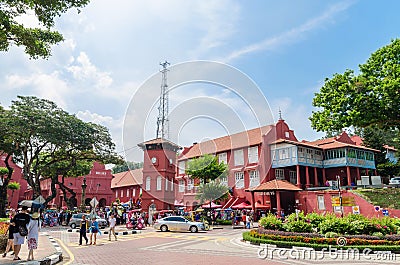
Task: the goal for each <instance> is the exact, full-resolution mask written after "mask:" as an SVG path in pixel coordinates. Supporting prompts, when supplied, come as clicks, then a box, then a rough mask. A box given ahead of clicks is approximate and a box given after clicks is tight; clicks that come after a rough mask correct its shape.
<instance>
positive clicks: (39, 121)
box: [0, 96, 122, 202]
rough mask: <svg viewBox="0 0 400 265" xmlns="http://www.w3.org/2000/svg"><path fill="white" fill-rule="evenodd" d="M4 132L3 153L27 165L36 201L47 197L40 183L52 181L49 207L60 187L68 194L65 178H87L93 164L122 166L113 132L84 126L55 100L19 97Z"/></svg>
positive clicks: (0, 133) (2, 121)
mask: <svg viewBox="0 0 400 265" xmlns="http://www.w3.org/2000/svg"><path fill="white" fill-rule="evenodd" d="M0 128H2V130H0V140H1V139H2V141H0V150H3V151H4V152H5V153H7V154H8V155H9V156H10V155H12V157H13V159H14V160H15V161H16V162H18V163H20V164H22V167H23V177H24V179H26V180H27V182H28V184H29V185H30V186H31V187H32V190H33V192H34V195H33V196H34V198H36V197H37V196H39V195H40V194H41V190H40V181H41V180H42V179H45V178H51V190H52V193H51V194H50V195H49V197H48V198H46V202H48V201H50V200H52V199H53V198H54V197H55V196H56V192H57V191H56V187H55V185H56V184H58V185H59V186H60V188H61V189H62V182H60V181H59V176H63V177H73V176H81V175H86V174H88V172H89V171H90V168H91V165H92V163H93V161H100V162H103V163H120V162H121V161H122V160H121V159H120V157H119V156H117V155H116V153H115V145H114V143H113V142H112V139H111V136H110V134H109V132H108V129H107V128H105V127H103V126H101V125H98V124H93V123H90V122H84V121H82V120H80V119H79V118H77V117H76V116H75V115H71V114H69V113H67V112H66V111H64V110H62V109H61V108H59V107H57V105H56V104H55V103H54V102H51V101H49V100H44V99H39V98H36V97H23V96H18V100H15V101H12V104H11V107H10V109H9V110H3V115H2V116H0ZM9 156H8V158H10V157H9ZM5 162H7V161H5ZM0 188H1V187H0Z"/></svg>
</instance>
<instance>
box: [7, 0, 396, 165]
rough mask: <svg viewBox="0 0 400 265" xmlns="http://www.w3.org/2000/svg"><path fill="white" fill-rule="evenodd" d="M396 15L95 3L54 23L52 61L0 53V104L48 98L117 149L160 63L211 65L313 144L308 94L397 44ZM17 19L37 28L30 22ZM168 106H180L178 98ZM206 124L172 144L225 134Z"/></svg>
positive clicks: (330, 4)
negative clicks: (60, 38) (138, 94)
mask: <svg viewBox="0 0 400 265" xmlns="http://www.w3.org/2000/svg"><path fill="white" fill-rule="evenodd" d="M398 10H400V2H399V1H395V0H392V1H373V0H364V1H316V0H315V1H269V0H268V1H263V0H260V1H230V0H221V1H204V0H203V1H202V0H199V1H185V0H169V1H161V0H159V1H132V0H121V1H117V2H115V3H114V2H113V4H112V5H110V1H105V0H95V1H92V2H91V3H90V4H89V5H88V6H87V7H85V8H83V9H82V12H81V13H80V14H77V12H76V11H71V12H68V13H67V14H65V15H63V16H62V17H61V18H60V19H58V20H57V23H56V28H57V29H58V30H59V31H60V32H62V33H63V35H64V37H65V39H66V40H65V41H64V42H63V43H62V44H60V45H57V46H55V47H54V49H53V56H52V57H51V58H50V59H48V60H29V59H28V57H27V56H26V55H25V54H24V53H23V49H22V48H16V47H12V48H11V49H10V51H9V52H7V53H5V52H3V53H1V55H0V56H1V60H0V82H1V86H0V91H1V97H0V104H1V105H3V106H9V104H10V102H11V100H14V99H16V96H17V95H36V96H38V97H42V98H47V99H50V100H53V101H55V102H56V103H57V104H58V105H59V106H60V107H62V108H64V109H65V110H67V111H69V112H70V113H75V114H76V115H77V116H78V117H80V118H82V119H84V120H86V121H94V122H97V123H101V124H103V125H105V126H107V127H108V128H110V131H111V133H112V136H113V138H114V140H115V142H116V143H117V149H118V151H121V150H122V149H123V148H122V146H123V141H122V131H123V126H124V121H125V113H126V110H127V108H128V105H129V104H130V103H131V100H132V98H133V97H134V94H135V91H137V89H138V88H139V87H140V86H141V84H142V83H143V82H145V81H146V80H147V79H148V78H149V77H150V76H152V75H153V74H155V73H158V71H159V69H160V67H159V62H161V61H164V60H168V61H169V62H171V64H172V65H174V64H178V63H181V62H186V61H191V60H211V61H217V62H222V63H227V64H229V65H231V66H233V67H235V68H237V69H238V70H240V71H242V72H243V73H245V74H247V75H248V76H249V77H250V78H251V79H252V80H253V81H254V82H255V83H256V84H257V85H258V87H259V88H260V89H261V91H262V93H263V94H264V96H265V98H266V99H267V101H268V103H269V106H270V108H271V111H272V114H273V115H274V117H275V118H274V120H275V121H276V119H277V117H278V109H281V111H282V115H283V118H284V119H285V120H286V121H287V122H288V124H289V126H290V127H291V128H292V129H294V130H295V134H296V135H297V137H298V139H299V140H301V139H308V140H313V139H316V138H319V137H322V136H323V133H317V132H315V131H313V130H312V129H311V127H310V122H309V120H308V117H309V116H310V115H311V111H312V110H313V107H312V105H311V102H312V98H313V96H314V93H315V92H317V91H318V90H319V88H320V87H321V86H322V84H323V82H324V79H325V78H326V77H331V76H332V75H333V74H334V73H341V72H343V71H344V70H345V69H355V70H357V68H358V65H359V64H361V63H364V62H365V61H366V60H367V59H368V57H369V56H370V54H371V53H372V52H374V51H375V50H377V49H378V48H380V47H382V46H384V45H387V44H388V43H390V40H391V39H394V38H398V37H399V35H400V34H399V33H400V32H399V31H400V27H399V25H400V16H399V15H398ZM22 21H24V23H26V24H27V25H35V20H34V17H33V16H31V15H27V16H25V17H23V18H22ZM155 91H156V92H157V93H158V91H159V87H156V88H155ZM180 93H182V94H184V95H185V96H187V97H189V98H190V97H192V98H193V97H197V96H198V95H208V96H210V97H213V96H214V95H215V94H216V93H213V88H210V87H208V88H207V87H200V86H197V87H195V88H193V89H192V88H191V89H186V90H185V89H182V90H180ZM249 93H251V91H249ZM223 95H225V96H226V99H227V100H228V99H233V98H231V97H232V95H226V94H224V93H222V92H221V94H219V96H218V97H219V98H220V100H224V99H223V97H224V96H223ZM171 97H173V95H171ZM233 100H234V99H233ZM171 102H172V104H175V105H176V104H179V99H178V98H171ZM135 104H138V105H137V106H140V103H135ZM154 115H156V113H155V114H154ZM152 119H154V123H153V126H154V127H155V123H156V121H155V116H151V115H150V117H149V123H151V120H152ZM193 123H195V122H193ZM205 124H207V129H206V130H201V131H200V130H198V129H197V128H198V127H196V124H193V127H192V130H189V129H188V130H186V134H185V136H182V137H180V138H179V139H180V143H179V144H181V145H189V144H190V143H191V142H195V141H200V140H202V139H206V138H213V137H217V136H221V133H223V130H220V128H219V127H218V126H214V125H215V124H214V125H212V124H208V123H204V124H202V126H203V128H204V126H205ZM142 129H143V128H138V130H142ZM183 131H185V130H183ZM154 136H155V135H154ZM149 138H151V137H150V136H149ZM135 159H136V158H135Z"/></svg>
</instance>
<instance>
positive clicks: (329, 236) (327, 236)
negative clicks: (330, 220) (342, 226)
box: [325, 232, 339, 238]
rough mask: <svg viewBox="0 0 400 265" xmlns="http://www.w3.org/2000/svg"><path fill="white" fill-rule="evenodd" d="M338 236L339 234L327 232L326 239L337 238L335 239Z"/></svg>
mask: <svg viewBox="0 0 400 265" xmlns="http://www.w3.org/2000/svg"><path fill="white" fill-rule="evenodd" d="M338 236H339V235H338V233H335V232H327V233H326V234H325V237H326V238H335V237H338Z"/></svg>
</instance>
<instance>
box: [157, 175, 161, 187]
mask: <svg viewBox="0 0 400 265" xmlns="http://www.w3.org/2000/svg"><path fill="white" fill-rule="evenodd" d="M161 181H162V178H161V176H157V185H156V189H157V190H161V186H162V183H161Z"/></svg>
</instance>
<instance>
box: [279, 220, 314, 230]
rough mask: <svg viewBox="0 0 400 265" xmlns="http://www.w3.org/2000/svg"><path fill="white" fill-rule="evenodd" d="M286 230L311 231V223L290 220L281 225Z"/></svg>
mask: <svg viewBox="0 0 400 265" xmlns="http://www.w3.org/2000/svg"><path fill="white" fill-rule="evenodd" d="M283 228H284V229H285V230H286V231H288V232H311V231H312V225H311V224H310V223H308V222H306V221H305V220H297V221H290V222H287V223H285V224H284V225H283Z"/></svg>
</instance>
